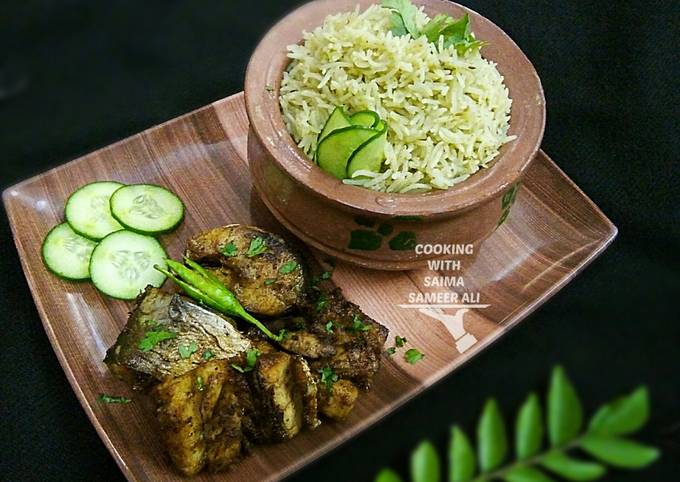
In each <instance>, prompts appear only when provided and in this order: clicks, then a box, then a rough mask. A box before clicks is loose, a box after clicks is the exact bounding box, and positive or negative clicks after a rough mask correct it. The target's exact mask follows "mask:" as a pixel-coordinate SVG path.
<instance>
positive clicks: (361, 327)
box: [350, 315, 371, 332]
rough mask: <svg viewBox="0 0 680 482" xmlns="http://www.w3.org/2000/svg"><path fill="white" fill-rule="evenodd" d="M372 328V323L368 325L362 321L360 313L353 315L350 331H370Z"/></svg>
mask: <svg viewBox="0 0 680 482" xmlns="http://www.w3.org/2000/svg"><path fill="white" fill-rule="evenodd" d="M370 329H371V326H370V325H367V324H366V323H364V322H363V321H361V318H359V315H354V316H353V317H352V326H351V327H350V331H354V332H357V331H368V330H370Z"/></svg>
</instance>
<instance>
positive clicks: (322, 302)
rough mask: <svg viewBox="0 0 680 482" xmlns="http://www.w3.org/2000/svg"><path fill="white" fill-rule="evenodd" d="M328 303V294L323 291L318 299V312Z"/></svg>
mask: <svg viewBox="0 0 680 482" xmlns="http://www.w3.org/2000/svg"><path fill="white" fill-rule="evenodd" d="M327 303H328V300H327V299H326V295H324V294H323V293H321V294H320V295H319V298H318V299H317V300H316V312H317V313H318V312H320V311H321V310H323V309H324V308H325V307H326V304H327Z"/></svg>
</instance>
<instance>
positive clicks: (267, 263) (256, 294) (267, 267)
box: [185, 224, 305, 316]
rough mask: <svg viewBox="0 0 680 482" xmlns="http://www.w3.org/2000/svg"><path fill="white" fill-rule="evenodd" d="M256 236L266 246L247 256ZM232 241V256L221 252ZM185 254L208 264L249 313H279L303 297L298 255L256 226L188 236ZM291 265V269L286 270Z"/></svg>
mask: <svg viewBox="0 0 680 482" xmlns="http://www.w3.org/2000/svg"><path fill="white" fill-rule="evenodd" d="M257 238H259V239H260V240H262V241H263V242H264V244H265V245H266V248H267V249H266V251H264V252H262V253H260V254H257V255H255V256H248V254H247V253H248V250H249V247H250V245H251V243H253V242H255V240H256V239H257ZM232 244H233V246H234V250H235V251H234V255H233V256H227V255H225V254H223V251H224V250H225V246H227V245H232ZM185 255H186V256H187V257H188V258H190V259H192V260H194V261H196V262H198V263H201V264H207V265H209V266H211V267H212V269H211V270H212V272H213V274H215V275H216V276H217V277H218V278H220V280H222V281H223V282H224V283H225V284H226V286H227V287H228V288H230V289H231V290H232V291H233V292H234V295H235V296H236V298H237V299H238V300H239V301H240V302H241V304H242V305H243V307H244V308H245V309H246V310H248V311H250V312H251V313H255V314H258V315H264V316H280V315H282V314H284V313H285V312H287V311H289V310H290V309H292V308H293V307H294V306H296V305H297V304H299V303H300V302H301V301H302V298H303V297H304V294H305V289H304V288H305V275H304V270H303V267H304V263H303V259H302V256H301V255H300V254H298V253H297V252H296V251H295V250H293V249H292V248H291V247H290V246H289V245H288V244H287V243H286V241H284V240H283V239H282V238H281V237H279V236H277V235H275V234H272V233H269V232H267V231H263V230H261V229H259V228H256V227H253V226H245V225H240V224H231V225H228V226H223V227H220V228H215V229H211V230H209V231H206V232H203V233H200V234H198V235H196V236H193V237H192V238H191V239H189V241H188V243H187V249H186V253H185ZM292 266H295V267H294V269H292V270H291V271H290V272H287V271H288V269H290V268H291V267H292ZM281 270H283V272H282V271H281Z"/></svg>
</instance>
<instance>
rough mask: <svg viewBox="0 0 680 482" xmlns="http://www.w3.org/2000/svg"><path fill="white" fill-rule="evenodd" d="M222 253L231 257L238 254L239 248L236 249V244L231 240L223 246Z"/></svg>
mask: <svg viewBox="0 0 680 482" xmlns="http://www.w3.org/2000/svg"><path fill="white" fill-rule="evenodd" d="M220 253H222V254H223V255H225V256H226V257H228V258H231V257H232V256H236V255H237V254H238V250H237V249H236V245H235V244H234V243H231V242H230V243H227V244H225V245H224V246H222V249H220Z"/></svg>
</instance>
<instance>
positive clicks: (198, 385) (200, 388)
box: [196, 375, 205, 392]
mask: <svg viewBox="0 0 680 482" xmlns="http://www.w3.org/2000/svg"><path fill="white" fill-rule="evenodd" d="M196 388H198V391H199V392H202V391H203V390H205V382H204V381H203V377H202V376H200V375H199V376H197V377H196Z"/></svg>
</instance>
